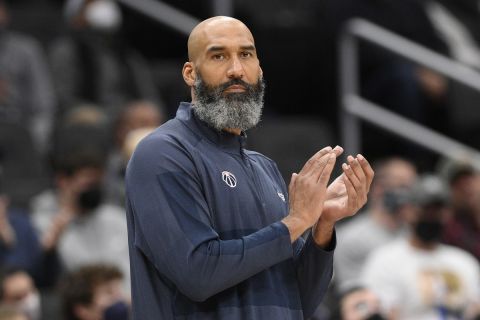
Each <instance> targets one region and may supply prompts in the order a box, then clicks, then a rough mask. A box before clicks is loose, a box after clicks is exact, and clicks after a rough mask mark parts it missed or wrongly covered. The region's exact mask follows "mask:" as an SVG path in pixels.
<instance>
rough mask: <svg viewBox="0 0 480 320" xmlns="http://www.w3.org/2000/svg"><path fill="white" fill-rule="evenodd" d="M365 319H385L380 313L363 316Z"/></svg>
mask: <svg viewBox="0 0 480 320" xmlns="http://www.w3.org/2000/svg"><path fill="white" fill-rule="evenodd" d="M365 320H385V318H384V317H383V316H382V315H381V314H380V313H374V314H371V315H370V316H368V318H365Z"/></svg>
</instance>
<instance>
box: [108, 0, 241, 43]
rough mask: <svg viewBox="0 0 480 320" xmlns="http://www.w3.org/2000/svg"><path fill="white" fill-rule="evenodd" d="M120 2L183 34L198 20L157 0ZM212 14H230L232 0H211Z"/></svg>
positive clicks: (231, 12) (188, 31) (126, 0)
mask: <svg viewBox="0 0 480 320" xmlns="http://www.w3.org/2000/svg"><path fill="white" fill-rule="evenodd" d="M118 1H119V2H120V3H122V4H124V5H126V6H128V7H129V8H131V9H133V10H136V11H138V12H140V13H142V14H144V15H146V16H148V17H150V18H151V19H153V20H155V21H157V22H159V23H162V24H164V25H166V26H168V27H170V28H172V29H173V30H175V31H178V32H180V33H182V34H183V35H187V36H188V35H189V34H190V31H192V29H193V27H195V26H196V25H197V24H198V23H199V22H200V20H199V19H198V18H195V17H193V16H191V15H190V14H188V13H186V12H184V11H182V10H179V9H177V8H175V7H174V6H171V5H169V4H167V3H165V2H162V1H159V0H118ZM211 7H212V11H213V14H212V15H214V16H220V15H223V16H232V14H233V1H232V0H212V2H211Z"/></svg>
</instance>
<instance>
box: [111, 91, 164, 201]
mask: <svg viewBox="0 0 480 320" xmlns="http://www.w3.org/2000/svg"><path fill="white" fill-rule="evenodd" d="M165 120H166V119H165V114H164V112H163V109H162V108H160V107H159V106H157V105H155V104H153V103H152V102H148V101H143V100H139V101H133V102H131V103H129V104H127V105H126V106H125V108H124V109H123V110H122V112H121V113H120V115H119V116H118V118H117V121H116V123H115V127H114V148H113V150H112V151H111V152H110V155H109V158H108V161H107V173H106V180H105V182H106V183H105V190H106V192H107V199H108V200H109V201H110V202H112V203H115V204H118V205H120V206H124V205H125V168H126V167H127V162H128V160H129V159H130V155H131V153H132V152H133V149H131V147H130V146H129V145H126V140H127V136H128V135H129V134H130V133H131V132H133V131H136V130H138V129H142V128H143V129H146V131H143V132H145V133H146V132H147V131H151V130H153V129H155V128H156V127H158V126H159V125H161V124H162V123H163V122H165ZM137 142H138V141H137ZM130 149H131V151H129V150H130Z"/></svg>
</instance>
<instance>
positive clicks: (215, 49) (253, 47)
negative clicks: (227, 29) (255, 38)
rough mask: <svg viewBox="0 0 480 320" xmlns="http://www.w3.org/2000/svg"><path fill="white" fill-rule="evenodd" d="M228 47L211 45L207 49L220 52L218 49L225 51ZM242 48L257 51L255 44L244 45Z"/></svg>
mask: <svg viewBox="0 0 480 320" xmlns="http://www.w3.org/2000/svg"><path fill="white" fill-rule="evenodd" d="M225 48H226V47H224V46H211V47H209V48H208V49H207V52H218V51H223V50H225ZM240 49H242V50H252V51H255V50H256V49H255V46H254V45H244V46H240Z"/></svg>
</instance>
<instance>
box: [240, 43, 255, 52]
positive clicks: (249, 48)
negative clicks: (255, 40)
mask: <svg viewBox="0 0 480 320" xmlns="http://www.w3.org/2000/svg"><path fill="white" fill-rule="evenodd" d="M240 49H242V50H252V51H255V50H256V49H255V46H254V45H253V44H251V45H248V46H240Z"/></svg>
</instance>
